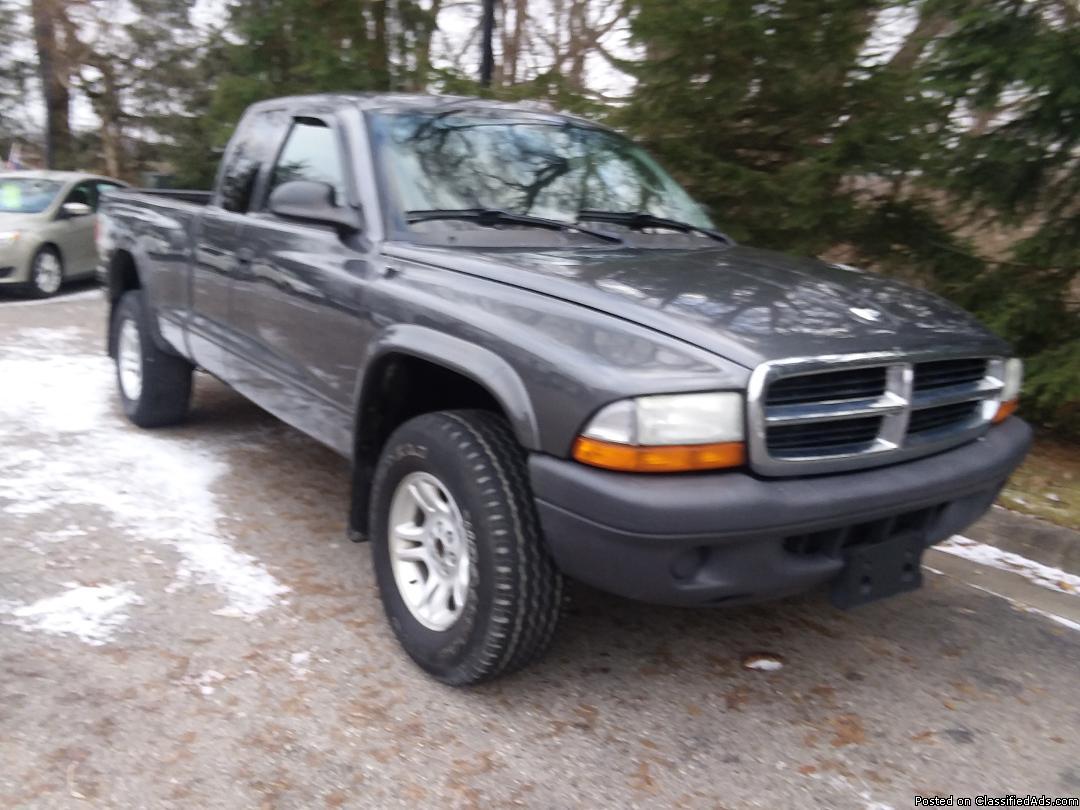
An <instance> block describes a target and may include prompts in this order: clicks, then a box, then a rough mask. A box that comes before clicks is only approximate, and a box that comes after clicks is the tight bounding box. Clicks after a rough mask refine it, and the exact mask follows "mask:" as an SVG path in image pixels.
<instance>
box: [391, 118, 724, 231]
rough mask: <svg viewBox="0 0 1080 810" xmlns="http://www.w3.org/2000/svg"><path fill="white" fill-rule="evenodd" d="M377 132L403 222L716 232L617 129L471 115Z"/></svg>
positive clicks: (396, 121)
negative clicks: (652, 221) (604, 215)
mask: <svg viewBox="0 0 1080 810" xmlns="http://www.w3.org/2000/svg"><path fill="white" fill-rule="evenodd" d="M373 130H374V133H375V141H376V144H377V147H376V148H377V150H378V152H379V158H380V159H379V163H380V164H381V165H382V167H383V168H384V171H385V174H386V177H387V180H388V183H389V185H390V187H391V190H392V193H393V194H394V196H395V197H396V200H395V202H396V204H397V205H398V206H400V209H401V211H402V212H403V213H405V212H409V211H414V212H415V211H424V212H432V211H444V210H445V211H461V210H464V209H480V210H495V211H504V212H509V213H511V214H523V215H528V216H534V217H543V218H546V219H551V220H559V221H563V222H577V221H578V220H579V219H582V217H581V212H590V211H591V212H597V211H603V212H618V213H625V214H631V213H644V214H650V215H652V216H655V217H662V218H665V219H668V220H677V221H679V222H684V223H688V224H690V225H694V226H697V227H701V228H711V227H712V223H711V222H710V221H709V218H708V216H707V215H706V214H705V212H704V211H703V210H702V209H701V207H700V206H699V205H698V204H697V203H696V202H694V200H693V199H691V197H690V195H689V194H687V193H686V192H685V191H684V190H683V189H682V188H681V187H680V186H679V184H678V183H676V182H675V180H673V179H672V178H671V176H670V175H669V174H668V173H667V172H665V171H664V170H663V169H662V168H661V167H660V166H659V164H657V163H656V161H655V160H653V159H652V158H651V157H650V156H649V155H648V153H646V152H645V150H643V149H641V148H640V147H638V146H636V145H635V144H633V143H632V142H631V141H629V140H627V139H626V138H624V137H622V136H621V135H618V134H616V133H613V132H610V131H607V130H603V129H599V128H595V127H591V126H588V125H586V124H580V123H575V122H572V121H567V120H559V119H552V118H540V117H537V118H531V117H521V118H507V117H505V115H504V116H501V117H492V116H491V115H485V114H483V113H467V112H450V113H441V114H440V113H435V112H408V113H385V114H377V115H375V116H373ZM588 224H592V223H588Z"/></svg>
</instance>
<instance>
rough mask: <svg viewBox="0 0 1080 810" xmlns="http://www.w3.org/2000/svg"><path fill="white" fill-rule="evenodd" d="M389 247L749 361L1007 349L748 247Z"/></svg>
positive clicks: (871, 279) (850, 273)
mask: <svg viewBox="0 0 1080 810" xmlns="http://www.w3.org/2000/svg"><path fill="white" fill-rule="evenodd" d="M390 252H392V253H394V254H395V255H398V256H401V257H402V258H407V259H413V260H417V261H421V262H424V263H426V264H434V265H437V266H442V267H448V268H450V269H453V270H457V271H459V272H465V273H469V274H472V275H478V276H482V277H486V278H490V279H492V280H495V281H499V282H502V283H506V284H512V285H514V286H516V287H521V288H525V289H529V290H533V291H535V292H537V293H541V294H544V295H549V296H553V297H557V298H561V299H564V300H566V301H570V302H574V303H577V304H580V305H582V306H587V307H590V308H592V309H596V310H600V311H603V312H607V313H609V314H611V315H613V316H615V317H618V318H622V319H625V320H629V321H633V322H635V323H637V324H640V325H642V326H645V327H648V328H650V329H655V330H657V331H660V332H663V333H665V334H668V335H672V336H673V337H677V338H679V339H681V340H685V341H687V342H689V343H692V344H694V345H696V346H699V347H701V348H703V349H706V350H709V351H712V352H715V353H717V354H720V355H722V356H724V357H726V358H728V359H730V360H733V361H735V362H737V363H740V364H742V365H745V366H747V367H748V368H752V367H754V366H756V365H758V364H759V363H762V362H764V361H766V360H775V359H779V358H785V357H807V356H819V355H823V354H848V353H856V352H875V351H900V352H904V351H918V350H925V349H935V348H942V349H948V350H950V351H953V350H955V351H971V352H972V353H985V354H1005V353H1007V352H1008V345H1007V344H1006V343H1005V342H1004V341H1002V340H1000V339H999V338H997V337H995V336H994V335H993V334H992V333H991V332H989V331H988V330H987V329H986V328H985V327H983V326H982V325H981V324H979V323H978V322H977V321H976V320H975V319H974V318H973V317H972V316H971V315H969V314H967V313H966V312H964V311H963V310H961V309H959V308H958V307H955V306H953V305H952V304H950V303H948V302H947V301H945V300H943V299H941V298H939V297H937V296H935V295H933V294H931V293H928V292H926V291H924V290H919V289H916V288H914V287H910V286H907V285H905V284H901V283H899V282H896V281H893V280H891V279H887V278H883V277H881V276H878V275H875V274H873V273H869V272H866V271H862V270H858V269H855V268H851V267H847V266H844V265H837V264H829V263H826V262H822V261H819V260H816V259H803V258H797V257H793V256H788V255H786V254H782V253H776V252H773V251H767V250H759V249H756V248H748V247H741V246H724V247H717V248H715V249H706V250H701V249H697V250H685V251H683V250H640V249H612V250H608V251H605V250H596V249H585V248H583V249H571V250H566V249H560V250H553V251H544V252H538V251H535V250H530V251H514V250H503V249H477V248H471V249H462V248H443V247H427V246H417V245H402V244H396V245H394V246H393V248H392V250H390Z"/></svg>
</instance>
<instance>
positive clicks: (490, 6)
mask: <svg viewBox="0 0 1080 810" xmlns="http://www.w3.org/2000/svg"><path fill="white" fill-rule="evenodd" d="M494 36H495V0H483V6H482V12H481V16H480V86H481V87H491V76H492V74H493V73H494V72H495V51H494V49H493V47H492V40H493V39H494Z"/></svg>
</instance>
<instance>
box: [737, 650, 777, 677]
mask: <svg viewBox="0 0 1080 810" xmlns="http://www.w3.org/2000/svg"><path fill="white" fill-rule="evenodd" d="M743 667H744V668H745V669H754V670H757V671H759V672H776V671H777V670H780V669H783V668H784V661H783V659H781V658H780V656H779V655H773V654H771V653H757V654H755V655H748V656H746V658H744V659H743Z"/></svg>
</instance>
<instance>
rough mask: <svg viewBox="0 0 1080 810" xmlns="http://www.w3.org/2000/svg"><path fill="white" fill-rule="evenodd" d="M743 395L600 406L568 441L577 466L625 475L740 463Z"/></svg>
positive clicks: (673, 397) (642, 399)
mask: <svg viewBox="0 0 1080 810" xmlns="http://www.w3.org/2000/svg"><path fill="white" fill-rule="evenodd" d="M743 426H744V418H743V395H742V394H737V393H731V392H723V393H704V394H665V395H661V396H649V397H637V398H636V399H625V400H621V401H619V402H615V403H612V404H611V405H608V406H606V407H604V408H602V409H601V410H600V411H599V412H598V413H597V414H596V415H595V416H594V417H593V418H592V419H591V420H590V421H589V423H588V424H587V425H586V426H585V428H584V430H582V432H581V435H580V436H578V438H577V440H576V441H575V442H574V452H573V455H574V458H575V459H577V460H578V461H580V462H582V463H583V464H591V465H593V466H595V467H605V468H607V469H611V470H623V471H627V472H683V471H687V470H707V469H717V468H720V467H737V466H739V465H741V464H744V463H746V446H745V444H744V442H743V439H744V427H743Z"/></svg>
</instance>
